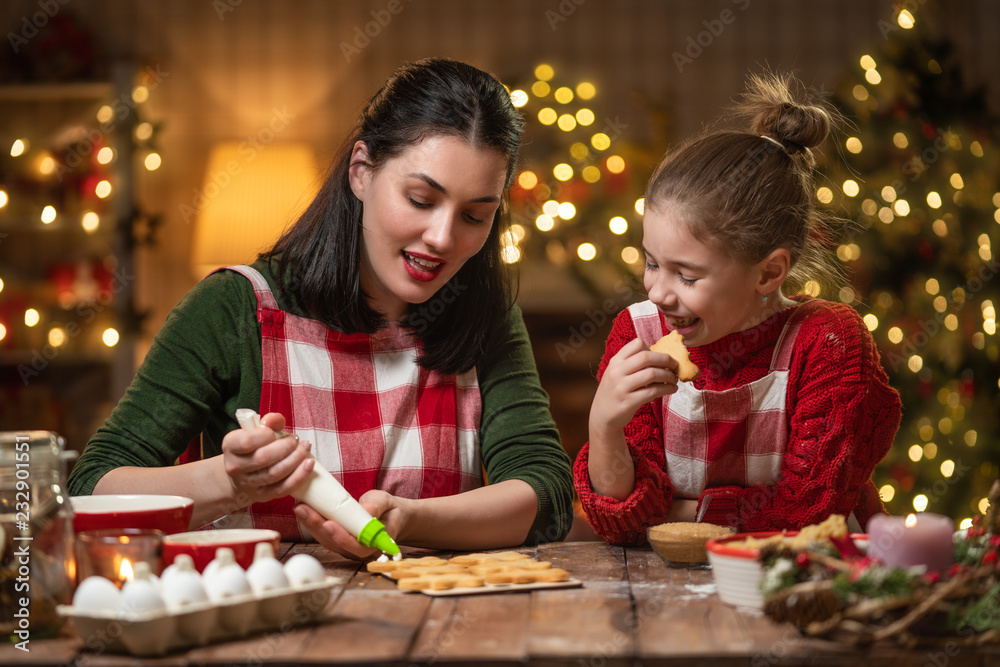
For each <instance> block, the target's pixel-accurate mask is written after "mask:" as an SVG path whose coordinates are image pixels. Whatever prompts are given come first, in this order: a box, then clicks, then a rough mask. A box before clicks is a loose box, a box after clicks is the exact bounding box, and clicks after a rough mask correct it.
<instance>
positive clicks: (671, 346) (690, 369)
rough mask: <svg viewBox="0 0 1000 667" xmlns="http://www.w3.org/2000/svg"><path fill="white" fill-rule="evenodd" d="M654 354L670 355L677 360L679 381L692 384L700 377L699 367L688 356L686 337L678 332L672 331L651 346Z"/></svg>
mask: <svg viewBox="0 0 1000 667" xmlns="http://www.w3.org/2000/svg"><path fill="white" fill-rule="evenodd" d="M649 349H650V350H652V351H653V352H662V353H663V354H669V355H670V356H671V357H673V358H674V359H676V360H677V379H679V380H684V381H685V382H690V381H691V380H693V379H695V378H696V377H698V367H697V366H695V365H694V363H692V361H691V357H690V356H688V350H687V348H686V347H685V346H684V336H682V335H680V333H678V332H677V331H671V332H670V333H668V334H667V335H666V336H664V337H663V338H661V339H660V340H658V341H656V342H655V343H653V344H652V345H650V346H649Z"/></svg>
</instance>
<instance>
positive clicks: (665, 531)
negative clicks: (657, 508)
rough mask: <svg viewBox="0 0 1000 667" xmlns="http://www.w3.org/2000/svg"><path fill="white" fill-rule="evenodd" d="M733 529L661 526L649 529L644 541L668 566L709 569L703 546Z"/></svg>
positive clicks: (699, 525)
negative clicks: (647, 541) (647, 542)
mask: <svg viewBox="0 0 1000 667" xmlns="http://www.w3.org/2000/svg"><path fill="white" fill-rule="evenodd" d="M732 532H733V531H732V529H730V528H727V527H726V526H716V525H715V524H711V523H685V522H675V523H661V524H659V525H657V526H650V527H649V529H647V531H646V538H647V539H648V540H649V544H650V546H652V547H653V551H655V552H656V553H657V554H658V555H659V556H660V558H662V559H663V562H664V563H665V564H666V565H667V566H668V567H681V568H697V569H708V568H709V567H711V566H710V565H709V562H708V551H706V549H705V543H706V542H708V541H709V540H710V539H712V538H713V537H721V536H724V535H731V534H732Z"/></svg>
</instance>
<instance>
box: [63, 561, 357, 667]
mask: <svg viewBox="0 0 1000 667" xmlns="http://www.w3.org/2000/svg"><path fill="white" fill-rule="evenodd" d="M340 583H341V580H340V579H338V578H337V577H327V578H326V580H325V581H320V582H316V583H312V584H305V585H303V586H301V587H296V588H294V589H285V590H283V591H270V592H269V593H268V594H266V595H262V596H259V597H258V596H247V597H244V598H241V599H235V598H230V599H228V600H226V601H223V602H219V603H216V604H213V603H204V604H193V605H190V606H187V607H185V608H184V609H182V610H180V611H176V612H170V611H165V612H150V613H145V614H133V615H129V616H119V615H118V614H116V613H114V612H98V611H92V610H83V609H76V608H74V607H72V606H69V605H59V607H57V610H58V612H59V614H60V615H61V616H64V617H66V618H72V619H73V624H74V625H75V626H76V631H77V633H78V634H79V635H80V639H82V640H83V644H84V646H85V647H86V648H87V649H88V650H91V651H95V652H97V653H99V654H100V653H128V654H131V655H134V656H141V657H148V656H161V655H165V654H167V653H169V652H171V651H177V650H181V649H186V648H190V647H193V646H204V645H206V644H210V643H214V642H220V641H226V640H229V639H237V638H240V637H246V636H248V635H251V634H255V633H258V632H264V631H267V630H274V629H277V628H279V627H286V626H296V625H306V624H309V623H314V622H316V621H317V620H319V619H320V618H322V616H323V612H324V610H325V609H326V606H327V603H328V602H329V601H330V597H331V590H332V589H333V588H334V586H336V585H338V584H340Z"/></svg>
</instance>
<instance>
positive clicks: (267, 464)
mask: <svg viewBox="0 0 1000 667" xmlns="http://www.w3.org/2000/svg"><path fill="white" fill-rule="evenodd" d="M261 421H262V423H263V425H264V426H266V428H264V427H261V428H256V429H254V430H252V431H246V430H243V429H237V430H235V431H230V432H229V433H227V434H226V436H225V438H223V440H222V459H223V466H224V467H225V471H226V474H227V475H228V476H229V481H230V483H231V484H232V485H233V491H234V493H235V496H236V499H237V501H238V502H239V503H240V505H241V506H244V507H245V506H246V505H249V504H251V503H255V502H261V501H267V500H273V499H275V498H281V497H283V496H287V495H289V494H290V493H291V491H292V489H294V488H295V487H297V486H298V485H299V484H301V483H302V482H303V481H304V480H305V478H306V476H307V475H308V474H309V472H310V471H311V470H312V467H313V463H314V461H313V459H312V458H311V457H310V456H309V443H307V442H300V441H299V438H298V436H295V435H289V434H285V433H284V431H283V429H284V428H285V418H284V417H283V416H281V415H280V414H278V413H276V412H272V413H268V414H266V415H264V417H263V418H262V420H261Z"/></svg>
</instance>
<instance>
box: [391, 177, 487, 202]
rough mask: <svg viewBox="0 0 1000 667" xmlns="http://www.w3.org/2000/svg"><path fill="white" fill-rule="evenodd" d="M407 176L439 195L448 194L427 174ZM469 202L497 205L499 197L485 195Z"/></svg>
mask: <svg viewBox="0 0 1000 667" xmlns="http://www.w3.org/2000/svg"><path fill="white" fill-rule="evenodd" d="M407 176H409V177H411V178H419V179H420V180H421V181H423V182H424V183H426V184H427V185H429V186H431V187H432V188H434V189H435V190H437V191H438V192H440V193H441V194H443V195H446V194H448V190H447V189H446V188H445V187H444V186H443V185H441V184H440V183H438V182H437V181H435V180H434V179H433V178H431V177H430V176H428V175H427V174H419V173H416V172H414V173H410V174H407ZM469 201H471V202H473V203H475V204H495V203H497V202H499V201H500V197H497V196H496V195H487V196H485V197H477V198H475V199H470V200H469Z"/></svg>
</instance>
